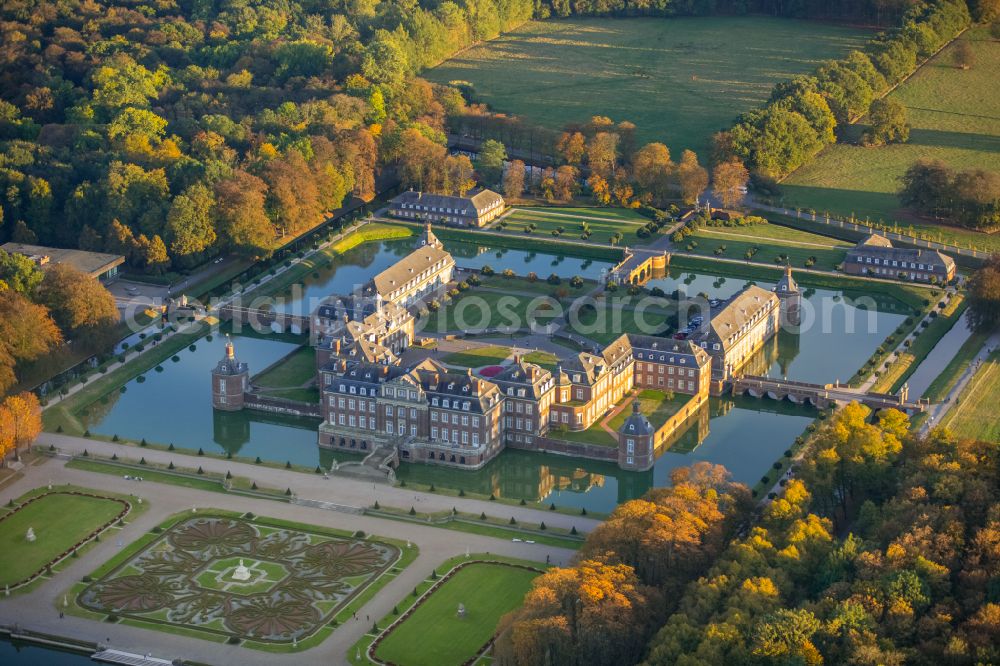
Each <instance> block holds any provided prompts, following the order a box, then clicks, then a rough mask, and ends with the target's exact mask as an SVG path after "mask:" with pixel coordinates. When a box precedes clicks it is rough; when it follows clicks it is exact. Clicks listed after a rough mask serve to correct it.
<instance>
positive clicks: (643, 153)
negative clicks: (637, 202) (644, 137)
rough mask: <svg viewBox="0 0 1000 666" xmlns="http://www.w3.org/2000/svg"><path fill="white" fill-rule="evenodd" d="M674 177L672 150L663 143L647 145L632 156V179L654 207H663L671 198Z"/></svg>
mask: <svg viewBox="0 0 1000 666" xmlns="http://www.w3.org/2000/svg"><path fill="white" fill-rule="evenodd" d="M673 175H674V163H673V161H671V159H670V149H669V148H667V147H666V146H665V145H664V144H662V143H647V144H646V145H645V146H643V147H642V148H641V149H640V150H639V151H638V152H636V153H635V155H633V156H632V178H633V179H634V180H635V184H636V186H637V187H638V188H639V191H640V192H641V193H642V194H643V196H644V197H645V198H646V199H647V200H648V201H650V202H652V204H653V205H654V206H663V205H664V203H665V202H666V200H667V199H668V198H669V196H670V190H671V185H672V178H673Z"/></svg>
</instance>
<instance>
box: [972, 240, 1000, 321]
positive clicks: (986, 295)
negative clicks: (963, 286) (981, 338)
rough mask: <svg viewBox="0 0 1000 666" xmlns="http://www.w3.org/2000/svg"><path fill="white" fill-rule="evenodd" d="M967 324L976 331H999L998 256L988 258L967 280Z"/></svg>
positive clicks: (999, 264) (999, 259) (999, 290)
mask: <svg viewBox="0 0 1000 666" xmlns="http://www.w3.org/2000/svg"><path fill="white" fill-rule="evenodd" d="M967 287H968V289H967V294H968V296H967V300H968V303H969V309H968V315H967V316H968V317H969V323H970V324H971V325H972V327H973V328H974V329H976V330H978V331H983V332H986V333H988V332H990V331H996V330H998V329H1000V254H995V255H993V256H992V257H990V258H989V259H988V260H987V261H986V263H985V264H984V265H983V266H982V267H981V268H980V269H978V270H977V271H976V272H975V273H973V274H972V276H971V277H970V278H969V282H968V285H967Z"/></svg>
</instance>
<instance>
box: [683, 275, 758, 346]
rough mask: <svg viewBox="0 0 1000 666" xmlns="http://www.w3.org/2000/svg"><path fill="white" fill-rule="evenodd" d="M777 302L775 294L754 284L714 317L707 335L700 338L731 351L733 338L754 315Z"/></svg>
mask: <svg viewBox="0 0 1000 666" xmlns="http://www.w3.org/2000/svg"><path fill="white" fill-rule="evenodd" d="M777 301H778V297H777V296H776V295H775V294H774V293H773V292H770V291H768V290H767V289H762V288H761V287H758V286H757V285H755V284H752V285H750V286H749V287H747V288H746V289H744V290H743V291H741V292H740V293H739V294H737V295H736V296H734V297H733V298H732V300H730V301H729V303H728V304H726V306H725V307H723V308H722V309H721V310H720V311H719V312H717V313H716V314H715V315H713V316H712V320H711V321H710V322H709V324H708V331H707V333H706V334H705V335H704V336H699V337H703V338H707V339H709V340H711V341H713V342H718V343H719V344H721V345H722V348H723V349H724V350H726V349H729V347H730V345H731V343H732V336H733V335H735V334H738V333H739V331H740V329H741V328H742V327H743V325H744V324H746V323H747V322H749V321H750V320H752V319H753V317H754V315H755V314H757V313H758V312H760V311H761V310H763V309H764V308H766V307H767V306H768V304H769V303H772V302H774V303H775V305H777Z"/></svg>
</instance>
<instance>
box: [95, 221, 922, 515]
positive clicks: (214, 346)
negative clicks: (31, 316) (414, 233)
mask: <svg viewBox="0 0 1000 666" xmlns="http://www.w3.org/2000/svg"><path fill="white" fill-rule="evenodd" d="M412 246H413V242H412V240H408V241H402V242H401V241H389V242H378V243H369V244H366V245H362V246H360V247H358V248H355V249H353V250H351V251H349V252H347V253H345V254H344V255H343V256H341V257H339V258H338V259H337V260H336V261H335V262H334V263H335V265H334V266H329V267H326V268H324V269H322V270H320V271H317V275H318V277H317V276H308V277H307V279H306V281H305V285H304V290H303V292H302V293H301V294H299V295H298V298H300V299H306V298H310V297H315V298H319V297H321V296H325V295H328V294H330V293H338V292H340V293H342V292H345V291H350V290H351V288H353V287H354V285H356V284H360V283H362V282H364V280H366V279H367V278H369V277H370V276H372V275H373V274H375V273H376V272H378V271H380V270H383V269H384V268H386V267H388V266H389V265H391V264H392V263H393V262H395V261H396V260H398V259H399V257H401V256H403V255H405V254H406V253H407V252H408V251H409V249H410V248H412ZM448 249H449V250H451V251H452V252H453V253H454V254H455V256H456V261H457V262H458V264H459V265H460V266H467V267H481V266H483V265H486V264H488V265H490V266H491V267H492V268H493V269H494V270H495V271H498V272H499V271H502V270H504V269H506V268H511V269H512V270H514V271H515V272H517V273H518V274H522V275H523V274H525V273H527V272H529V271H534V272H536V273H538V275H539V276H542V277H544V276H547V275H548V274H549V273H552V272H555V273H558V274H559V275H561V276H563V277H569V276H573V275H582V276H584V277H589V278H592V279H596V278H597V277H599V276H600V273H601V271H602V270H605V269H606V268H607V267H608V266H609V265H610V264H608V263H607V262H599V261H593V260H586V259H580V258H572V257H564V258H560V257H558V256H555V255H551V254H546V253H542V252H530V251H524V250H504V249H482V248H480V247H477V246H475V245H471V244H467V243H448ZM745 284H746V281H744V280H740V279H736V278H731V277H730V278H721V277H717V276H711V275H705V274H695V273H691V272H689V271H684V272H679V271H674V272H671V274H670V275H669V276H667V277H665V278H662V279H661V280H658V281H655V282H654V284H653V285H652V286H660V287H661V288H662V289H664V291H666V292H667V293H671V292H673V291H674V290H675V289H684V290H685V291H686V292H687V293H688V294H689V295H692V296H693V295H695V294H698V293H700V292H704V293H706V294H708V295H709V296H711V297H712V298H726V297H728V296H731V295H732V294H734V293H736V292H737V291H738V290H739V289H741V288H742V287H743V286H744V285H745ZM760 284H761V286H764V287H770V286H771V285H768V284H765V283H760ZM863 296H865V294H852V293H845V292H841V291H837V290H831V289H812V290H810V289H807V290H806V291H805V294H804V298H805V303H804V308H803V309H804V311H805V312H807V313H808V311H810V310H812V311H815V312H816V313H817V314H818V315H820V316H818V317H816V318H815V321H813V322H811V323H810V324H809V325H808V326H804V327H803V328H802V331H801V332H800V333H789V332H785V331H783V332H782V333H781V334H780V335H779V336H777V337H775V338H774V339H772V341H771V342H770V343H768V344H767V345H766V346H765V348H764V349H763V350H761V352H759V354H758V355H757V357H756V358H755V359H754V361H753V365H752V366H751V371H753V372H756V373H760V374H763V373H765V372H766V373H769V374H771V375H772V376H787V377H788V378H790V379H796V380H800V381H811V382H827V381H834V380H836V379H841V380H846V379H847V378H848V377H849V376H851V375H852V374H853V372H854V371H855V370H856V369H857V368H858V367H860V366H861V365H862V364H863V363H864V361H865V359H867V358H868V357H869V356H870V355H871V354H872V353H873V351H874V350H875V349H876V348H877V347H878V345H879V344H881V343H882V341H883V340H884V339H885V337H886V336H887V335H888V334H889V333H891V332H892V330H893V329H894V328H896V327H897V326H898V325H899V324H900V322H901V321H902V320H903V319H904V318H905V317H906V316H907V315H908V314H909V313H908V312H907V311H906V308H905V307H903V306H902V304H900V303H898V302H897V301H895V300H894V299H889V298H882V299H874V300H872V299H869V300H867V301H864V302H860V301H859V300H858V299H859V298H861V297H863ZM807 317H808V315H807ZM234 342H235V345H236V352H237V356H238V357H239V359H240V360H241V361H245V362H247V363H249V365H250V370H251V374H254V373H256V372H259V371H261V370H263V369H264V368H265V367H267V366H269V365H271V364H272V363H274V362H275V361H277V360H279V359H280V358H282V357H283V356H285V355H286V354H288V353H289V352H291V351H292V350H294V349H295V348H296V345H295V344H294V343H291V342H287V341H279V340H276V339H269V338H266V337H265V338H261V337H241V336H235V337H234ZM223 345H224V341H223V339H222V337H221V336H219V335H216V336H215V337H214V338H213V339H212V340H211V341H209V340H208V338H201V339H199V340H197V341H195V342H194V349H193V350H192V349H190V348H186V349H184V350H183V351H181V352H179V353H178V354H177V357H176V359H177V360H176V361H175V360H173V359H168V360H166V361H165V362H164V363H163V364H162V366H161V368H162V369H161V370H160V371H157V370H155V369H154V370H150V371H149V372H147V373H145V374H144V375H143V376H142V378H135V379H133V380H132V381H130V382H129V383H128V384H127V385H126V386H125V387H124V391H122V392H115V393H112V394H110V395H108V396H105V398H102V399H101V400H98V401H97V402H95V403H94V404H92V405H91V406H89V407H88V408H86V409H85V410H84V412H83V413H81V414H79V416H80V418H81V419H82V420H83V422H84V423H85V425H86V426H87V427H88V428H89V429H90V430H91V431H92V432H94V433H99V434H102V435H106V436H111V435H115V434H117V435H118V436H119V437H123V438H128V439H132V440H138V439H140V438H146V439H147V440H148V441H150V442H155V443H159V444H170V443H173V444H174V445H175V446H176V447H177V448H180V449H188V450H197V449H199V448H202V449H204V450H205V451H206V452H212V453H216V454H225V453H231V454H232V455H233V456H239V457H243V458H251V459H252V458H256V457H258V456H259V457H260V458H261V459H262V460H266V461H272V462H278V463H284V462H286V461H289V462H291V463H292V464H295V465H304V466H309V467H312V466H315V465H317V464H318V465H322V466H323V467H329V465H330V464H331V463H332V462H333V454H332V453H330V452H328V451H321V450H320V449H319V448H318V447H317V445H316V427H317V425H318V422H317V421H316V420H313V419H295V418H288V417H280V416H273V415H264V414H259V413H256V412H235V413H218V412H214V411H213V410H212V406H211V383H210V375H209V373H210V371H211V369H212V368H213V367H214V366H215V364H216V363H217V362H218V361H219V359H220V358H221V357H222V355H223ZM814 417H815V411H814V410H812V409H811V408H807V407H800V406H794V405H791V404H786V403H776V402H773V401H767V400H754V399H751V398H737V399H732V398H728V397H724V398H713V399H712V401H711V402H710V404H709V406H708V407H706V409H705V413H704V414H703V415H702V416H701V417H700V418H698V419H695V420H694V423H693V424H692V425H691V426H690V428H689V429H688V430H687V432H686V433H684V435H683V436H682V437H681V438H680V439H679V441H677V442H676V443H674V444H673V445H672V446H671V448H670V449H669V450H667V451H666V452H664V453H663V454H662V455H661V456H660V457H659V459H658V460H657V462H656V465H655V466H654V468H653V469H652V470H650V471H649V472H646V473H629V472H623V471H621V470H620V469H618V467H617V465H613V464H604V463H596V462H592V461H587V460H580V459H576V458H567V457H562V456H558V455H553V454H540V453H530V452H524V451H512V450H508V451H505V452H504V453H502V454H501V455H500V456H499V457H498V458H497V459H496V460H494V461H493V462H491V463H490V464H489V465H487V466H486V467H484V468H483V469H482V470H478V471H474V472H467V471H456V470H449V469H444V468H439V467H434V466H426V465H416V464H407V465H404V466H403V468H402V469H401V470H400V473H399V476H400V478H402V479H405V480H407V481H413V482H418V483H434V484H435V485H436V486H437V487H440V488H445V487H449V488H454V489H463V490H465V491H466V492H478V493H482V494H490V493H492V494H495V495H497V496H503V497H513V498H524V499H527V500H544V501H551V502H555V503H556V504H558V505H564V506H574V507H581V508H586V509H588V510H592V511H609V510H611V509H612V508H614V506H615V505H617V504H618V503H620V502H622V501H625V500H628V499H632V498H634V497H638V496H640V495H642V493H644V492H645V491H646V490H648V489H649V488H651V487H654V486H662V485H665V484H667V483H668V482H669V474H670V471H671V470H672V469H674V468H676V467H679V466H683V465H687V464H690V463H692V462H695V461H708V462H712V463H718V464H721V465H725V466H726V467H727V468H729V470H730V471H731V472H732V474H733V476H734V478H736V479H737V480H739V481H743V482H746V483H748V484H751V485H752V484H754V483H756V482H757V481H758V480H759V479H760V478H761V476H763V475H765V474H767V473H768V472H769V470H770V468H771V464H772V463H773V462H774V461H775V460H776V459H777V458H778V457H780V456H781V454H782V453H783V452H784V451H785V450H786V449H788V448H789V447H790V446H791V444H792V442H793V441H794V439H795V437H796V436H798V435H800V434H801V433H802V431H803V430H804V428H805V427H806V425H807V424H808V423H809V422H810V421H811V420H812V419H813V418H814Z"/></svg>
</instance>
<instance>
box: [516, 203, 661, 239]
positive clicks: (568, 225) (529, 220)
mask: <svg viewBox="0 0 1000 666" xmlns="http://www.w3.org/2000/svg"><path fill="white" fill-rule="evenodd" d="M605 212H608V213H614V215H607V216H605ZM503 221H504V222H505V223H506V224H505V226H504V228H505V229H506V230H507V231H518V232H521V233H523V232H524V230H525V228H526V227H527V226H528V225H529V224H534V225H535V227H536V228H535V230H534V231H533V232H532V233H533V234H536V235H539V236H543V237H546V238H547V237H549V236H552V235H553V234H552V232H553V231H558V230H559V229H562V232H561V233H560V234H559V236H558V237H559V238H564V239H566V240H578V239H580V237H581V234H583V225H584V224H586V225H587V227H588V228H589V229H590V234H591V235H590V238H589V239H588V240H590V241H591V242H597V243H609V242H610V241H611V237H612V236H614V235H615V234H616V233H621V235H622V240H621V243H620V245H623V246H624V245H645V244H647V243H651V242H652V241H654V240H656V238H657V236H655V235H653V236H648V237H646V238H639V237H638V236H637V235H636V232H637V231H638V230H639V229H640V228H642V227H643V226H644V225H646V224H648V223H649V219H647V218H645V217H643V216H641V215H639V214H638V213H634V212H632V211H625V210H616V209H609V210H608V211H604V210H603V209H600V208H598V209H590V208H567V209H550V208H517V209H515V210H514V211H513V212H512V213H510V215H508V216H507V217H505V218H504V219H503Z"/></svg>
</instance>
